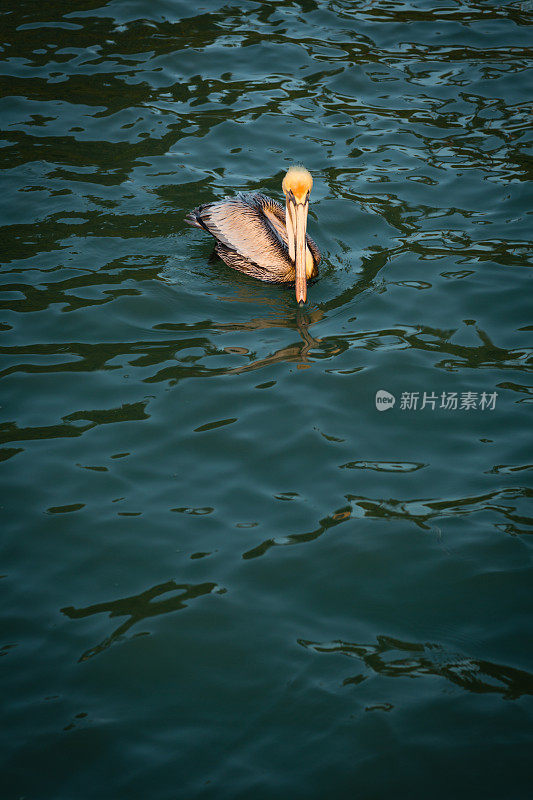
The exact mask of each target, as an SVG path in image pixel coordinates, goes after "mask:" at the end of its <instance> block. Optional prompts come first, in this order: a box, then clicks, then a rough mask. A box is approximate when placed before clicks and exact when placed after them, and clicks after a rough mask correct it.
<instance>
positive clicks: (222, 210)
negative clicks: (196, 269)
mask: <svg viewBox="0 0 533 800" xmlns="http://www.w3.org/2000/svg"><path fill="white" fill-rule="evenodd" d="M185 221H186V222H188V223H189V225H193V226H195V227H197V228H203V230H205V231H207V232H208V233H210V234H211V235H212V236H213V237H214V238H215V239H216V245H215V252H216V254H217V255H218V256H219V258H221V259H222V261H224V262H225V263H226V264H227V265H228V266H229V267H232V268H233V269H237V270H239V272H244V273H246V274H247V275H251V276H252V277H254V278H258V279H259V280H262V281H268V282H270V283H293V282H294V279H295V266H294V261H293V260H292V259H291V258H290V256H289V249H288V244H287V230H286V227H285V209H284V208H283V206H281V205H280V204H279V203H277V202H276V201H275V200H272V199H271V198H270V197H266V196H265V195H263V194H260V193H259V192H255V193H253V194H247V193H243V192H241V193H240V194H238V195H236V197H228V198H225V199H224V200H219V201H218V202H215V203H207V204H206V205H202V206H198V208H195V209H193V210H192V211H190V212H189V214H188V215H187V216H186V217H185ZM306 239H307V249H308V250H309V252H310V254H311V256H312V259H313V273H312V275H311V277H312V278H315V277H316V276H317V275H318V264H319V262H320V252H319V250H318V247H317V246H316V244H315V243H314V241H313V240H312V239H311V237H310V236H307V237H306Z"/></svg>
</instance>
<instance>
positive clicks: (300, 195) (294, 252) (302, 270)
mask: <svg viewBox="0 0 533 800" xmlns="http://www.w3.org/2000/svg"><path fill="white" fill-rule="evenodd" d="M312 187H313V179H312V177H311V174H310V173H309V172H308V171H307V170H306V169H305V167H291V168H290V169H289V171H288V172H287V174H286V175H285V177H284V178H283V183H282V188H283V192H284V194H285V201H286V206H285V224H286V226H287V239H288V245H289V255H290V257H291V258H292V260H293V261H294V266H295V273H296V278H295V287H296V300H297V301H298V303H300V304H301V303H305V301H306V299H307V269H306V267H307V263H306V261H307V259H306V251H307V244H306V239H305V234H306V230H307V212H308V211H309V195H310V193H311V189H312ZM311 269H312V264H311Z"/></svg>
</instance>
